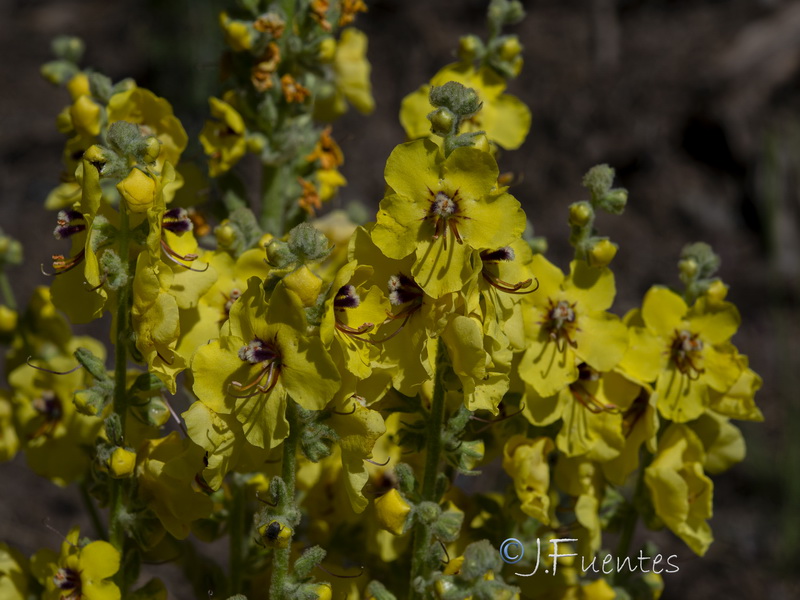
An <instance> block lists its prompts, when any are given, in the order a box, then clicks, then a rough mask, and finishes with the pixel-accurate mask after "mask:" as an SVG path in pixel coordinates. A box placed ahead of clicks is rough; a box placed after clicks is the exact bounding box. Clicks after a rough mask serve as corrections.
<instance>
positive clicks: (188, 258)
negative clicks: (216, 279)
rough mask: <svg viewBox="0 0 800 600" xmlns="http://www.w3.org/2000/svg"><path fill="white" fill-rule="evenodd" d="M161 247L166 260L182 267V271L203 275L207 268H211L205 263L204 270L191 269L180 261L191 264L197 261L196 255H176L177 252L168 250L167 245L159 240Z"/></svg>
mask: <svg viewBox="0 0 800 600" xmlns="http://www.w3.org/2000/svg"><path fill="white" fill-rule="evenodd" d="M161 247H162V248H163V249H164V252H165V253H166V255H167V258H169V259H170V260H171V261H172V262H174V263H175V264H176V265H180V266H181V267H183V268H184V269H188V270H189V271H194V272H196V273H205V272H206V271H208V267H210V266H211V265H210V264H209V263H205V266H206V268H205V269H193V268H192V267H191V265H185V264H183V263H182V262H180V261H181V260H185V261H186V262H193V261H195V260H197V254H187V255H185V256H183V255H181V254H178V253H177V252H175V250H173V249H172V248H170V247H169V245H168V244H167V243H166V242H165V241H164V240H163V239H162V240H161Z"/></svg>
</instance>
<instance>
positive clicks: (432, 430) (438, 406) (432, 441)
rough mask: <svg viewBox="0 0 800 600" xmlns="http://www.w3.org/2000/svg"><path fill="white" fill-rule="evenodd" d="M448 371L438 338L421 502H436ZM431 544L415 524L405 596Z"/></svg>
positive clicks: (426, 528)
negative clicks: (408, 580) (409, 574)
mask: <svg viewBox="0 0 800 600" xmlns="http://www.w3.org/2000/svg"><path fill="white" fill-rule="evenodd" d="M447 368H448V363H447V350H446V348H445V346H444V342H443V341H442V339H441V338H439V344H438V349H437V352H436V376H435V381H434V387H433V399H432V401H431V410H430V414H429V415H428V432H427V436H426V445H427V448H426V456H425V474H424V475H423V480H422V499H423V500H426V501H429V502H437V501H438V500H439V498H437V497H436V496H437V494H436V476H437V475H438V474H439V459H440V458H441V454H442V422H443V420H444V375H445V371H446V370H447ZM430 543H431V530H430V525H427V524H425V523H419V522H418V523H417V524H416V525H415V527H414V546H413V553H412V558H411V560H412V562H411V588H410V590H409V595H408V597H409V598H410V599H411V600H413V599H415V598H417V593H416V591H415V590H414V580H415V579H416V578H417V577H420V576H421V577H423V578H425V577H426V576H427V575H428V573H427V561H426V555H427V552H428V548H429V547H430Z"/></svg>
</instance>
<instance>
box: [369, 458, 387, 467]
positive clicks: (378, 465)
mask: <svg viewBox="0 0 800 600" xmlns="http://www.w3.org/2000/svg"><path fill="white" fill-rule="evenodd" d="M364 460H365V461H367V462H368V463H370V464H373V465H375V466H376V467H385V466H386V465H388V464H389V462H390V461H391V460H392V457H391V456H390V457H389V458H387V459H386V460H385V461H384V462H382V463H379V462H375V461H374V460H372V459H370V458H365V459H364Z"/></svg>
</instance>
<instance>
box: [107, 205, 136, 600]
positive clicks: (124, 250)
mask: <svg viewBox="0 0 800 600" xmlns="http://www.w3.org/2000/svg"><path fill="white" fill-rule="evenodd" d="M119 214H120V222H119V233H118V237H117V240H118V242H119V248H118V249H119V256H120V258H121V259H122V261H123V264H125V265H126V266H127V270H128V273H127V274H128V277H127V281H126V282H125V285H123V286H122V287H121V288H120V289H119V292H118V293H117V323H116V325H117V335H116V340H115V342H116V343H115V344H114V351H115V356H114V413H115V414H116V415H117V416H118V417H119V423H120V431H121V432H122V433H121V435H122V438H123V440H124V437H125V420H126V419H125V418H126V416H127V412H128V406H127V397H126V392H127V375H128V354H127V353H128V340H129V337H130V307H129V303H130V297H131V288H132V287H133V275H132V274H131V268H130V263H129V257H128V246H129V242H130V239H129V238H130V226H129V223H128V212H127V206H125V200H124V199H120V210H119ZM125 491H126V486H125V480H113V481H112V482H111V500H110V503H109V520H110V523H109V530H108V533H109V542H111V544H112V545H113V546H114V547H115V548H116V549H117V550H118V551H119V552H120V554H122V556H125V552H124V546H125V537H126V536H125V529H124V527H123V525H122V515H123V513H124V512H125V505H126V503H127V498H126V497H125V496H126V494H125ZM124 564H126V563H125V562H123V565H124ZM124 571H125V569H124V568H123V569H121V570H120V572H119V573H118V574H117V578H118V581H119V582H120V583H122V582H126V581H127V578H126V577H125V574H124ZM124 593H125V592H124V589H123V596H124Z"/></svg>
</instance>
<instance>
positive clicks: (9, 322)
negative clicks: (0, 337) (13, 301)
mask: <svg viewBox="0 0 800 600" xmlns="http://www.w3.org/2000/svg"><path fill="white" fill-rule="evenodd" d="M17 320H18V315H17V311H15V310H11V309H10V308H9V307H7V306H3V305H0V333H11V332H13V331H14V329H16V328H17Z"/></svg>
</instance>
